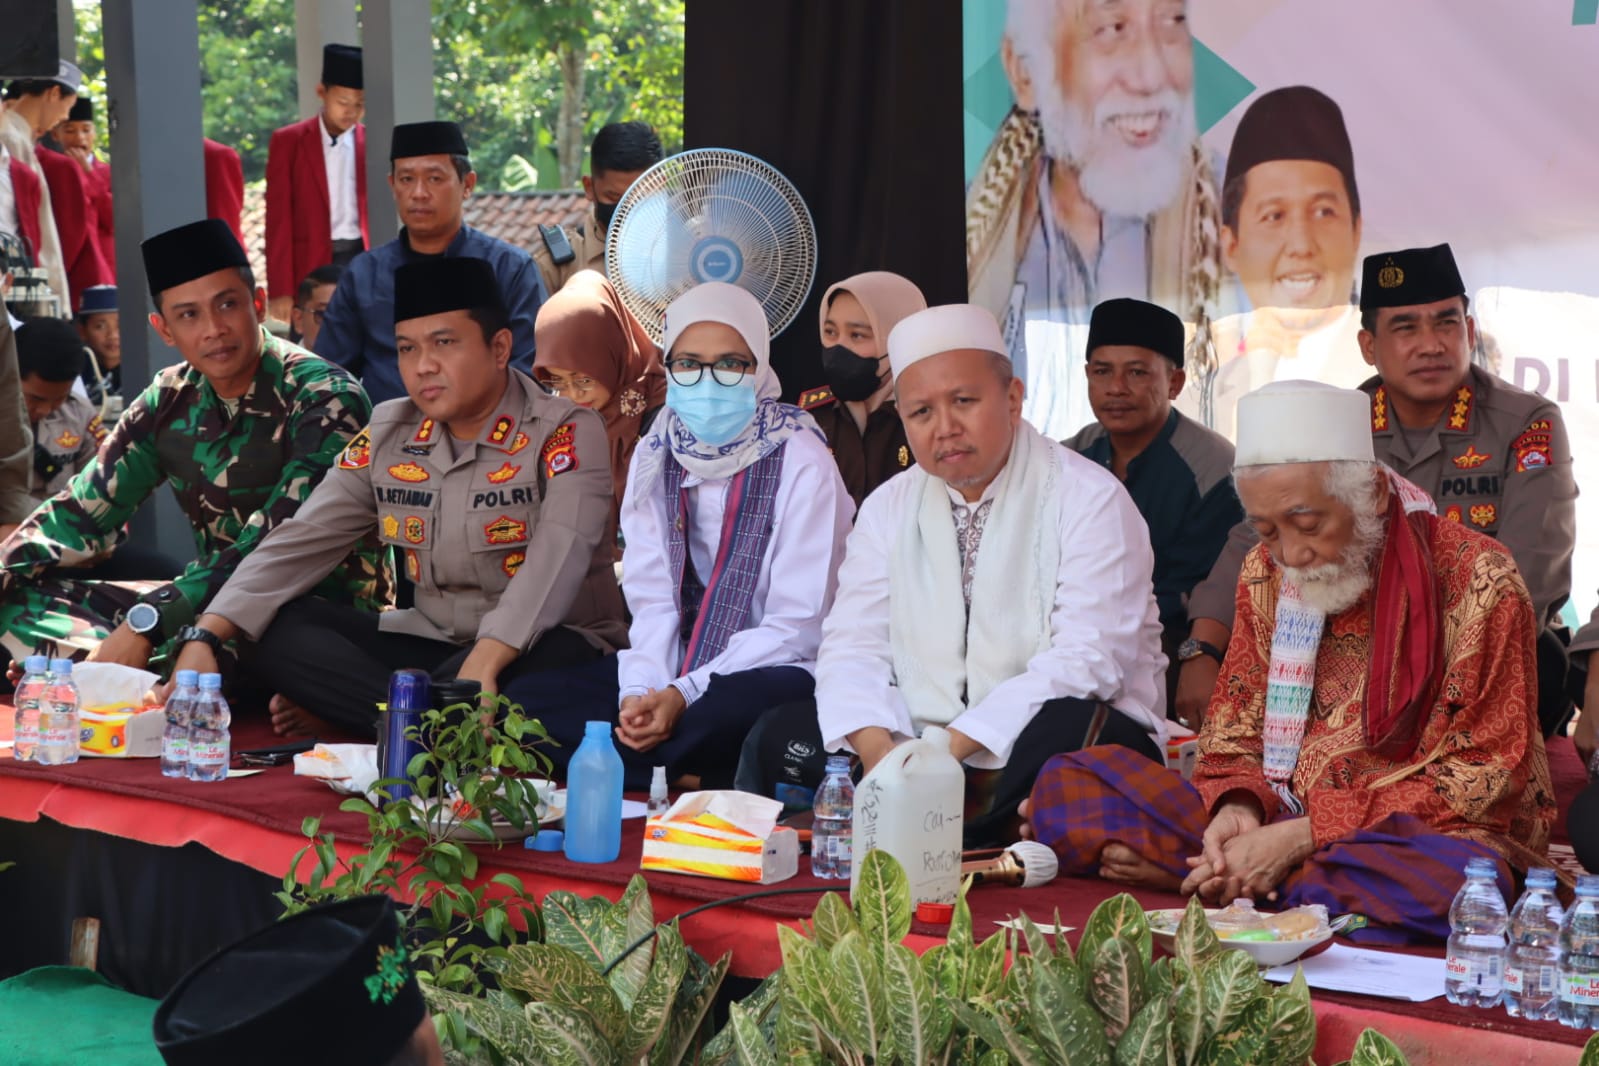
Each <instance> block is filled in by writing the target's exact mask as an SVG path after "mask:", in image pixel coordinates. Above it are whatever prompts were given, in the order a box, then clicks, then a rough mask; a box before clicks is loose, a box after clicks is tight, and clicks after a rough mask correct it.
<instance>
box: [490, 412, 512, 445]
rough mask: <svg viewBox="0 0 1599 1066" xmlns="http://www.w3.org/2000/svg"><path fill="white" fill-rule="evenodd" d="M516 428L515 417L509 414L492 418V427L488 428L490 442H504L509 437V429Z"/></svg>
mask: <svg viewBox="0 0 1599 1066" xmlns="http://www.w3.org/2000/svg"><path fill="white" fill-rule="evenodd" d="M515 428H516V419H514V418H512V417H511V416H510V415H501V416H500V417H499V418H496V419H495V420H494V428H493V429H491V430H489V443H490V444H504V443H505V442H506V441H508V440H510V439H511V430H513V429H515Z"/></svg>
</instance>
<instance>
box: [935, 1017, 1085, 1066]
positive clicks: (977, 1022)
mask: <svg viewBox="0 0 1599 1066" xmlns="http://www.w3.org/2000/svg"><path fill="white" fill-rule="evenodd" d="M955 1014H956V1016H957V1017H959V1018H960V1020H961V1022H962V1023H964V1024H965V1026H966V1028H968V1029H970V1030H971V1031H972V1032H974V1033H976V1034H977V1038H978V1039H979V1040H981V1041H982V1042H983V1043H985V1044H987V1045H988V1046H989V1047H990V1048H992V1049H995V1050H998V1051H1001V1052H1003V1054H1004V1056H1005V1058H1004V1059H1003V1060H1001V1061H1006V1062H1010V1063H1012V1064H1014V1066H1061V1063H1060V1060H1058V1059H1054V1058H1051V1057H1050V1056H1048V1055H1046V1054H1045V1053H1044V1049H1043V1048H1041V1047H1039V1045H1038V1042H1037V1041H1035V1040H1033V1038H1032V1037H1030V1036H1028V1035H1027V1034H1026V1033H1024V1032H1022V1031H1021V1030H1020V1029H1017V1028H1015V1027H1013V1026H1009V1025H1001V1024H1000V1023H999V1022H998V1021H996V1020H995V1019H994V1018H993V1017H992V1016H990V1015H988V1014H985V1013H984V1012H983V1011H981V1010H980V1009H978V1008H976V1007H973V1006H971V1005H970V1004H967V1003H956V1004H955Z"/></svg>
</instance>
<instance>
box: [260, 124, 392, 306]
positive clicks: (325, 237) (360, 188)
mask: <svg viewBox="0 0 1599 1066" xmlns="http://www.w3.org/2000/svg"><path fill="white" fill-rule="evenodd" d="M325 136H326V133H325V131H324V130H323V129H322V116H321V115H320V114H317V115H312V116H311V117H310V118H308V119H306V120H304V121H303V122H296V123H294V124H293V125H292V126H284V127H283V128H282V129H278V130H274V131H273V133H272V141H271V143H270V144H269V145H268V146H267V179H266V260H267V297H268V298H269V299H275V298H276V297H279V296H293V295H294V294H295V292H296V291H297V290H298V289H299V287H300V282H301V281H302V280H304V278H305V276H306V275H307V274H309V273H311V271H313V270H315V269H316V268H317V267H319V266H326V265H327V264H328V263H331V262H332V261H333V229H332V223H331V221H330V220H329V217H328V215H329V212H330V211H331V210H332V206H331V205H330V204H329V202H328V171H327V166H326V164H324V163H323V161H322V138H323V137H325ZM355 206H356V210H357V211H358V212H359V213H360V215H361V241H362V243H363V244H366V245H367V246H368V247H370V246H371V239H370V238H369V237H368V236H367V228H366V127H365V126H363V125H361V124H360V123H356V126H355Z"/></svg>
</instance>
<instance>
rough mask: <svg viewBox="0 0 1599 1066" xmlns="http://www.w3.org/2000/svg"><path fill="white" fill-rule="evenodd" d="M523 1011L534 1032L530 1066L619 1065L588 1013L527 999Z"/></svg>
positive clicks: (619, 1061) (617, 1059)
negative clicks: (528, 1001) (529, 1001)
mask: <svg viewBox="0 0 1599 1066" xmlns="http://www.w3.org/2000/svg"><path fill="white" fill-rule="evenodd" d="M524 1012H525V1013H526V1015H527V1020H528V1022H529V1023H531V1024H532V1026H533V1032H534V1036H533V1048H532V1053H531V1054H530V1055H529V1056H528V1058H527V1059H526V1060H525V1061H527V1062H528V1063H529V1064H530V1066H621V1059H619V1058H617V1056H616V1052H615V1051H614V1050H612V1045H611V1042H610V1041H609V1040H608V1039H606V1037H605V1035H604V1034H603V1033H601V1032H600V1031H599V1030H598V1029H596V1028H595V1027H594V1024H593V1023H592V1022H591V1021H590V1020H589V1017H588V1015H585V1014H581V1013H579V1012H578V1011H576V1010H572V1009H569V1008H563V1007H558V1006H556V1005H555V1004H553V1003H529V1004H528V1005H527V1007H526V1008H524Z"/></svg>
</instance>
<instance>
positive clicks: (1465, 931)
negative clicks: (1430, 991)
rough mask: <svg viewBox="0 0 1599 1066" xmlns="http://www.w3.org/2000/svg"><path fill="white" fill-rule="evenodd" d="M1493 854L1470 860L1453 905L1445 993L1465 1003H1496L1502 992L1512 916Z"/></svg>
mask: <svg viewBox="0 0 1599 1066" xmlns="http://www.w3.org/2000/svg"><path fill="white" fill-rule="evenodd" d="M1498 878H1499V874H1498V866H1497V865H1496V864H1495V862H1494V860H1492V859H1489V858H1476V859H1472V860H1470V861H1469V862H1467V863H1466V883H1465V884H1463V885H1461V886H1460V891H1459V892H1458V893H1457V894H1456V895H1455V901H1454V903H1452V904H1450V906H1449V928H1450V929H1451V930H1452V932H1450V934H1449V954H1448V958H1447V959H1446V960H1445V963H1444V995H1446V996H1448V997H1449V1002H1451V1003H1460V1004H1462V1005H1464V1006H1467V1007H1492V1006H1496V1005H1497V1004H1498V1003H1499V1000H1500V998H1501V997H1502V996H1503V995H1504V982H1505V946H1506V941H1505V931H1506V930H1507V929H1508V928H1509V927H1510V916H1509V915H1508V914H1506V913H1505V897H1504V896H1503V895H1502V894H1501V893H1500V891H1499V879H1498Z"/></svg>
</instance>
